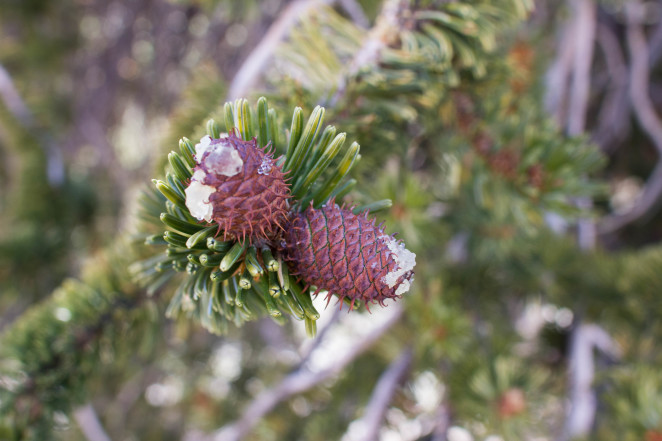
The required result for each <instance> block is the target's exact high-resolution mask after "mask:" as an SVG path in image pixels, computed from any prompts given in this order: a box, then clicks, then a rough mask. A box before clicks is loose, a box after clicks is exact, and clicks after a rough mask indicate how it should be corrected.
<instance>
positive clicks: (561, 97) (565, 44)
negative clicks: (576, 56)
mask: <svg viewBox="0 0 662 441" xmlns="http://www.w3.org/2000/svg"><path fill="white" fill-rule="evenodd" d="M573 40H574V27H573V26H571V25H570V24H569V23H568V24H566V25H565V27H564V30H563V32H562V33H561V36H560V38H559V43H558V45H557V47H556V53H557V55H556V58H555V59H554V62H553V63H551V67H550V68H549V70H548V71H547V75H546V80H545V82H546V84H547V87H546V92H545V108H546V109H547V111H548V112H549V113H550V115H552V117H553V118H554V120H555V121H556V122H557V123H558V124H559V125H561V124H562V121H564V120H565V113H566V112H565V109H566V97H567V94H568V81H569V80H570V68H571V67H572V59H573V53H574V49H575V45H574V44H572V41H573Z"/></svg>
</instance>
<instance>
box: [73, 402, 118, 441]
mask: <svg viewBox="0 0 662 441" xmlns="http://www.w3.org/2000/svg"><path fill="white" fill-rule="evenodd" d="M74 419H75V420H76V423H77V424H78V427H79V428H80V431H81V432H83V435H84V436H85V438H86V439H87V441H111V440H110V437H109V436H108V434H107V433H106V431H105V430H104V429H103V426H102V425H101V421H99V417H98V416H97V413H96V412H95V411H94V408H93V407H92V405H91V404H86V405H85V406H83V407H79V408H78V409H76V410H75V411H74Z"/></svg>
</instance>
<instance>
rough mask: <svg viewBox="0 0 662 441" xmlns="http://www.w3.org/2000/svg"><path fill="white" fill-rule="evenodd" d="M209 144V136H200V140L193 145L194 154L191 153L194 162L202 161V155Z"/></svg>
mask: <svg viewBox="0 0 662 441" xmlns="http://www.w3.org/2000/svg"><path fill="white" fill-rule="evenodd" d="M210 145H211V136H209V135H205V136H203V137H202V138H200V142H199V143H197V144H196V145H195V155H193V158H195V162H197V163H198V164H200V161H202V156H203V155H204V154H205V152H206V151H207V150H208V149H209V146H210Z"/></svg>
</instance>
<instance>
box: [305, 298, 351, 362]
mask: <svg viewBox="0 0 662 441" xmlns="http://www.w3.org/2000/svg"><path fill="white" fill-rule="evenodd" d="M341 311H342V310H341V309H339V308H334V310H333V315H332V316H331V318H330V319H329V321H328V322H327V324H326V325H325V326H324V327H323V328H322V330H321V331H320V332H318V333H317V336H316V337H315V340H313V342H312V344H311V345H310V346H309V347H308V349H306V350H305V351H304V352H303V353H302V354H301V362H299V366H298V368H301V367H302V366H304V365H305V364H306V363H308V360H310V356H311V355H312V354H313V352H315V350H316V349H317V348H318V347H319V346H320V344H321V343H322V342H323V341H324V339H325V338H326V334H327V333H328V332H329V329H331V328H333V325H335V323H336V322H337V321H338V319H339V318H340V312H341Z"/></svg>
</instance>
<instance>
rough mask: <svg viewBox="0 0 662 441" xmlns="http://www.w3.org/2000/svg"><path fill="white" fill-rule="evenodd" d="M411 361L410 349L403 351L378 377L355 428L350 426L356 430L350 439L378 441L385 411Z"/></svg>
mask: <svg viewBox="0 0 662 441" xmlns="http://www.w3.org/2000/svg"><path fill="white" fill-rule="evenodd" d="M411 360H412V351H411V349H409V348H408V349H405V350H403V351H402V353H401V354H400V356H399V357H398V358H397V359H395V360H394V361H393V362H392V363H391V365H390V366H389V367H388V369H386V370H385V371H384V372H383V373H382V375H381V376H380V377H379V381H378V382H377V385H376V386H375V389H374V390H373V391H372V396H371V397H370V401H369V402H368V405H367V406H366V408H365V412H364V414H363V417H362V418H361V419H360V420H359V421H357V426H354V424H352V427H353V430H356V432H355V433H354V436H353V437H352V439H355V440H359V439H360V440H364V441H374V440H377V439H379V437H378V435H379V429H380V427H381V426H382V421H383V420H384V415H385V414H386V409H387V408H388V406H389V404H390V403H391V400H393V395H394V394H395V389H396V388H397V387H398V385H399V384H400V383H401V382H402V380H403V379H404V377H405V374H406V373H407V371H408V370H409V365H410V364H411Z"/></svg>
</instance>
